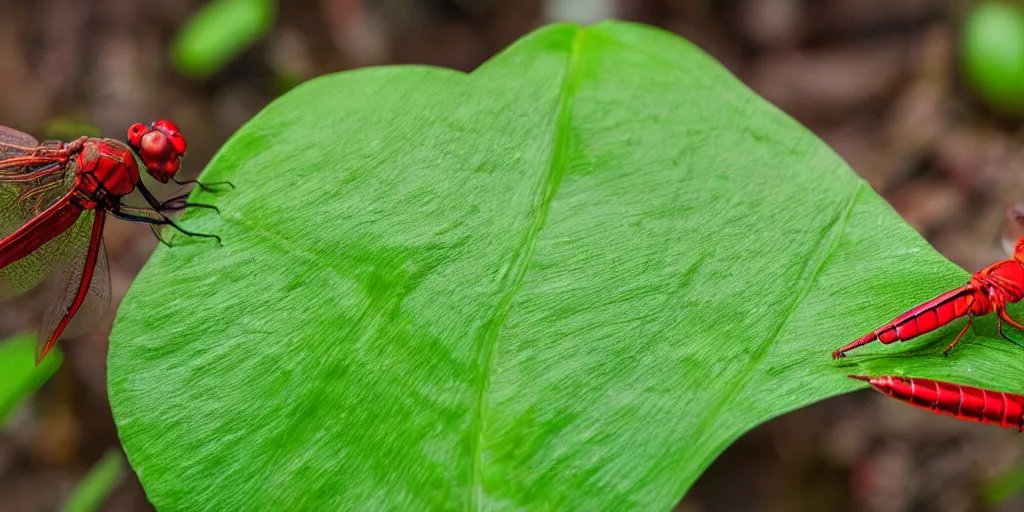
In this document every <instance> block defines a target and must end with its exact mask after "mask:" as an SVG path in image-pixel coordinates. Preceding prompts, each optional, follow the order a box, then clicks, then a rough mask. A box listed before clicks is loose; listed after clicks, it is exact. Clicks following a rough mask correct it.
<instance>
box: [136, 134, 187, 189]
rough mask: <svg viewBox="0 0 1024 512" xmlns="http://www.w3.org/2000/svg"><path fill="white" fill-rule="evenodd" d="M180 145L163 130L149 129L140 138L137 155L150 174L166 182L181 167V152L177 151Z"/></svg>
mask: <svg viewBox="0 0 1024 512" xmlns="http://www.w3.org/2000/svg"><path fill="white" fill-rule="evenodd" d="M179 138H180V136H179ZM181 146H182V145H180V144H175V141H174V140H173V139H172V138H171V137H169V136H168V135H167V134H165V133H163V131H160V130H149V132H148V133H146V134H145V135H143V136H142V139H141V140H140V144H139V156H140V157H141V158H142V162H143V163H144V164H146V171H147V172H149V174H150V175H151V176H153V177H154V178H156V179H157V181H159V182H161V183H167V182H168V181H169V180H170V179H171V176H174V174H175V173H176V172H178V168H179V167H181V152H179V151H178V148H179V147H181Z"/></svg>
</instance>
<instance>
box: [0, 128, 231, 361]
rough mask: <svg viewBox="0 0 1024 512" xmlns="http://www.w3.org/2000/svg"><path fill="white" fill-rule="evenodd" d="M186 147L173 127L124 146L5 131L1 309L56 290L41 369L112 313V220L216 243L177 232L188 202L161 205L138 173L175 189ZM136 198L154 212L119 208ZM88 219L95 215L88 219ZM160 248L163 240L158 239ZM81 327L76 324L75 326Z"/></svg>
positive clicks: (138, 134)
mask: <svg viewBox="0 0 1024 512" xmlns="http://www.w3.org/2000/svg"><path fill="white" fill-rule="evenodd" d="M185 149H186V143H185V139H184V137H182V135H181V132H180V131H179V130H178V128H177V127H176V126H175V125H174V124H173V123H171V122H170V121H157V122H154V123H151V124H148V125H144V124H141V123H139V124H135V125H132V127H131V128H130V129H129V130H128V137H127V142H122V141H119V140H115V139H106V138H91V137H80V138H78V139H76V140H74V141H72V142H44V143H42V144H40V143H39V142H38V141H37V140H36V139H34V138H33V137H32V136H31V135H28V134H25V133H22V132H20V131H17V130H14V129H11V128H7V127H3V126H0V205H2V206H0V299H9V298H13V297H16V296H19V295H22V294H24V293H26V292H28V291H30V290H32V289H35V288H36V287H37V286H39V285H40V284H43V283H44V282H46V281H50V280H48V279H47V277H49V276H50V275H51V274H52V273H54V271H55V270H58V269H59V270H60V271H61V272H62V275H61V276H60V278H59V279H57V280H56V281H53V282H51V283H50V284H51V285H53V286H54V287H55V288H56V289H55V290H51V292H52V293H54V295H53V296H54V297H55V298H54V300H53V301H52V302H51V303H50V307H49V309H48V311H47V312H46V314H45V315H44V318H43V324H42V327H41V329H40V331H39V342H38V351H37V358H36V364H37V365H38V364H39V362H41V361H42V360H43V357H45V356H46V354H47V352H49V351H50V349H51V348H53V345H54V344H55V343H56V342H57V340H58V339H60V338H61V337H62V336H63V335H71V334H77V333H81V332H84V331H85V330H86V329H87V328H88V327H89V326H90V322H91V321H93V320H96V319H98V318H99V317H101V316H102V314H103V313H104V312H105V311H106V308H107V306H108V304H109V301H110V278H109V271H108V269H107V257H106V251H105V249H104V247H103V239H102V234H103V225H104V222H105V221H106V214H107V213H110V214H111V215H113V216H114V217H117V218H119V219H124V220H128V221H133V222H142V223H146V224H150V225H151V226H153V228H154V232H155V233H157V236H158V237H159V227H161V226H172V227H174V228H175V229H177V230H179V231H181V232H182V233H184V234H186V235H189V236H200V237H209V238H215V239H217V241H218V242H219V241H220V238H219V237H217V236H216V235H207V234H202V233H193V232H191V231H188V230H185V229H183V228H182V227H180V226H179V225H178V224H177V223H175V221H173V220H172V219H170V218H169V217H168V216H167V215H166V214H167V213H168V212H173V211H178V210H183V209H185V208H187V207H193V206H194V207H199V208H211V209H216V208H215V207H213V206H211V205H204V204H195V203H188V202H187V201H186V199H185V198H186V197H187V194H182V195H179V196H176V197H173V198H171V199H169V200H167V201H166V202H161V201H159V200H157V198H156V197H155V196H154V195H153V194H152V193H151V192H150V191H149V190H148V189H147V188H146V186H145V185H144V184H143V183H142V181H141V180H140V174H139V169H140V168H142V169H145V171H146V172H147V173H148V174H149V175H150V176H152V177H153V178H155V179H156V180H157V181H159V182H161V183H168V182H169V181H172V180H173V181H174V182H175V183H179V184H188V183H196V184H197V186H202V187H204V188H206V185H203V184H200V183H198V182H197V181H195V180H191V181H177V180H175V179H174V176H175V173H177V172H178V169H179V168H180V166H181V158H182V157H183V156H184V154H185ZM136 190H138V191H139V193H140V194H141V195H142V197H143V198H144V199H145V201H146V203H148V205H149V206H150V208H142V207H136V206H129V205H127V204H125V203H123V202H122V198H123V197H125V196H127V195H129V194H131V193H133V192H134V191H136ZM89 213H91V214H89ZM161 241H163V239H162V238H161ZM73 319H74V322H73V321H72V320H73Z"/></svg>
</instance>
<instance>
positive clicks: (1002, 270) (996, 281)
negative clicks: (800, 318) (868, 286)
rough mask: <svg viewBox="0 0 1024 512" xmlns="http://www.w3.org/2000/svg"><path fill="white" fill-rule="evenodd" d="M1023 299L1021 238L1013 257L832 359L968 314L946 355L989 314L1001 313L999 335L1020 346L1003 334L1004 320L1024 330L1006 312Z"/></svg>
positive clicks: (905, 337)
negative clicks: (970, 329)
mask: <svg viewBox="0 0 1024 512" xmlns="http://www.w3.org/2000/svg"><path fill="white" fill-rule="evenodd" d="M1021 299H1024V238H1021V239H1020V240H1018V241H1017V245H1016V247H1015V248H1014V251H1013V257H1011V258H1010V259H1008V260H1003V261H1000V262H997V263H993V264H992V265H989V266H988V267H986V268H983V269H981V270H979V271H978V272H977V273H975V274H974V275H972V276H971V278H970V280H968V281H967V284H965V285H963V286H961V287H959V288H956V289H954V290H950V291H948V292H946V293H943V294H942V295H939V296H938V297H935V298H934V299H932V300H930V301H928V302H925V303H924V304H921V305H920V306H917V307H915V308H913V309H911V310H910V311H907V312H906V313H903V314H902V315H900V316H897V317H896V318H894V319H892V320H891V321H890V322H889V323H887V324H885V325H883V326H881V327H879V328H878V329H875V330H873V331H871V332H869V333H867V334H865V335H864V336H862V337H860V338H858V339H857V340H854V341H853V342H851V343H849V344H847V345H845V346H843V347H841V348H839V349H837V350H836V351H834V352H832V358H833V359H838V358H840V357H845V356H846V353H847V352H849V351H850V350H853V349H855V348H857V347H859V346H861V345H867V344H868V343H871V342H872V341H875V340H878V341H880V342H882V343H885V344H889V343H893V342H896V341H906V340H909V339H911V338H915V337H917V336H920V335H922V334H924V333H927V332H931V331H934V330H935V329H938V328H939V327H942V326H944V325H946V324H948V323H950V322H952V321H953V320H956V319H957V318H960V317H963V316H966V317H967V324H966V325H964V328H963V329H961V330H960V334H957V335H956V338H954V339H953V343H950V344H949V346H948V347H946V350H944V351H943V353H944V354H948V353H949V351H950V350H952V349H953V347H955V346H956V344H957V343H958V342H959V341H960V338H962V337H963V336H964V333H966V332H967V329H968V328H970V326H971V322H972V321H974V317H976V316H983V315H987V314H989V313H996V314H998V317H997V318H996V320H997V322H998V324H999V335H1000V336H1002V337H1003V338H1005V339H1006V340H1007V341H1010V342H1011V343H1014V344H1016V345H1020V343H1018V342H1017V341H1014V340H1013V339H1010V337H1008V336H1007V335H1006V334H1004V333H1003V322H1004V321H1005V322H1006V323H1008V324H1010V325H1012V326H1014V327H1016V328H1017V329H1022V330H1024V325H1021V323H1020V322H1017V321H1016V320H1014V319H1012V318H1010V316H1009V315H1008V314H1006V306H1007V304H1012V303H1014V302H1018V301H1020V300H1021Z"/></svg>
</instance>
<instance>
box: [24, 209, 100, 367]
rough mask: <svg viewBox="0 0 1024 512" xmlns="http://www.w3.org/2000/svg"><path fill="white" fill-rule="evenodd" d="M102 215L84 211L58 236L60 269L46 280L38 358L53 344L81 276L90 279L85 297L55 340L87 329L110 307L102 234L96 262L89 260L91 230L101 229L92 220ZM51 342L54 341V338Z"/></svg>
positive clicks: (75, 334)
mask: <svg viewBox="0 0 1024 512" xmlns="http://www.w3.org/2000/svg"><path fill="white" fill-rule="evenodd" d="M104 214H105V212H93V211H87V212H85V213H84V214H83V215H82V216H81V217H80V218H79V219H78V222H76V223H75V225H74V226H72V227H71V228H70V229H68V230H67V231H65V232H64V235H62V236H61V238H62V240H61V243H60V245H59V246H60V247H62V248H64V250H65V253H64V254H62V255H61V258H60V261H61V263H60V268H59V270H60V272H59V273H58V274H55V275H56V276H59V277H58V278H57V279H53V280H49V281H48V282H47V290H46V292H47V293H46V297H48V298H49V299H50V300H49V306H48V307H47V309H46V313H45V314H44V315H43V322H42V325H40V328H39V334H38V343H37V344H36V347H37V350H36V358H37V361H38V360H39V358H41V357H42V356H44V355H45V353H46V352H47V351H49V350H50V349H51V348H52V344H50V343H49V341H51V340H50V338H51V335H53V333H54V331H55V330H57V329H59V328H60V323H61V321H62V320H63V319H64V316H65V315H66V314H67V312H68V311H69V308H70V307H71V305H72V304H73V303H74V302H75V299H76V296H77V295H78V291H79V287H80V286H81V285H82V283H83V278H89V279H90V282H89V288H88V292H87V295H86V296H85V300H84V302H83V303H82V305H81V307H80V308H79V309H78V311H77V312H76V313H75V314H74V316H72V317H71V321H70V323H69V324H67V327H66V328H65V329H64V330H63V332H60V333H58V334H59V335H58V337H57V339H66V338H73V337H75V336H78V335H80V334H82V333H85V332H86V331H88V330H90V329H91V328H92V327H93V326H95V325H96V323H97V322H98V321H99V320H100V319H102V318H103V316H104V315H105V314H106V312H107V310H108V309H109V307H110V270H109V267H108V264H107V249H106V247H105V246H104V245H103V239H102V236H101V237H100V238H97V239H96V243H97V247H96V251H97V252H96V255H95V257H96V259H95V262H94V263H93V262H90V261H89V249H91V248H92V247H91V245H90V242H91V241H92V237H93V229H94V228H96V227H98V228H99V229H101V230H102V222H101V223H100V225H99V226H96V225H95V222H96V221H97V219H98V218H99V217H98V216H100V215H104ZM100 220H102V219H100ZM53 341H54V342H56V339H54V340H53Z"/></svg>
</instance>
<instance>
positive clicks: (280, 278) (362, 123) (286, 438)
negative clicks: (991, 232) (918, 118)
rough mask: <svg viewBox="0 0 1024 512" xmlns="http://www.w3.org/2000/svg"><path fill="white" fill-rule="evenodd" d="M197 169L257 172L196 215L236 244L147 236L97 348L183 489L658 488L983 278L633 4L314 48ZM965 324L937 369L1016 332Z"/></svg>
mask: <svg viewBox="0 0 1024 512" xmlns="http://www.w3.org/2000/svg"><path fill="white" fill-rule="evenodd" d="M203 179H206V180H211V181H216V180H224V179H230V180H231V181H233V182H234V184H235V185H236V187H237V188H236V190H234V191H232V192H229V193H226V194H222V195H219V196H214V195H210V194H205V193H202V194H199V193H197V194H196V197H195V199H196V200H202V201H203V202H215V203H216V204H217V205H218V206H219V207H220V208H221V210H222V214H221V215H219V216H218V215H216V214H211V213H210V212H205V211H196V212H192V213H189V214H188V215H186V217H185V219H184V222H185V223H186V224H188V225H189V226H190V227H192V228H194V229H197V230H202V231H206V232H216V233H217V234H219V235H220V236H221V237H223V239H224V247H217V246H216V245H215V244H210V243H204V242H202V241H193V240H186V239H184V238H182V237H177V238H175V239H174V241H175V243H176V244H178V245H177V246H176V247H174V248H173V249H170V250H167V249H160V250H158V251H157V253H156V254H155V255H154V257H153V259H152V261H151V262H150V263H149V264H148V265H147V267H146V269H145V270H144V271H143V272H142V274H141V275H140V276H139V278H138V280H137V282H136V283H135V284H134V286H133V287H132V289H131V291H130V292H129V294H128V297H127V298H126V300H125V302H124V304H123V305H122V307H121V311H120V314H119V317H118V321H117V324H116V327H115V331H114V335H113V338H112V346H111V353H110V359H109V376H110V377H109V378H110V395H111V402H112V406H113V410H114V413H115V417H116V419H117V422H118V428H119V432H120V436H121V439H122V441H123V443H124V447H125V449H126V452H127V454H128V457H129V460H130V461H131V463H132V465H133V466H134V468H135V470H136V471H137V472H138V474H139V477H140V479H141V481H142V483H143V484H144V486H145V487H146V490H147V493H148V496H149V498H150V500H151V501H152V502H153V503H154V504H155V505H156V506H157V508H164V509H195V508H207V507H208V508H212V509H221V510H228V509H239V508H257V509H282V508H291V509H295V508H319V509H325V510H331V509H340V508H344V507H352V508H355V509H364V510H366V509H389V510H425V509H432V510H481V509H487V510H511V509H528V510H550V509H563V510H564V509H575V510H624V509H642V510H657V509H663V510H668V509H670V508H671V507H672V506H673V505H674V504H675V503H676V501H677V500H679V498H680V497H681V496H682V495H683V494H684V492H685V491H686V490H687V489H688V488H689V486H690V485H691V484H692V483H693V482H694V481H695V480H696V479H697V477H698V476H699V475H700V473H701V472H702V471H703V469H704V468H705V467H706V466H707V465H708V464H710V462H711V461H712V460H713V459H714V457H715V456H716V455H717V454H719V453H720V452H721V451H722V450H723V449H724V448H725V447H726V446H728V444H729V443H731V442H732V441H733V440H735V439H736V438H737V437H738V436H740V435H741V434H742V433H743V432H745V431H747V430H749V429H750V428H752V427H754V426H755V425H757V424H759V423H761V422H763V421H765V420H767V419H769V418H772V417H774V416H777V415H779V414H782V413H784V412H786V411H789V410H792V409H795V408H797V407H801V406H803V405H806V404H809V403H811V402H814V401H818V400H822V399H824V398H827V397H830V396H833V395H836V394H839V393H842V392H845V391H849V390H852V389H857V388H858V387H862V386H863V384H862V383H858V382H854V381H851V380H849V379H847V378H846V377H845V376H846V374H847V373H857V372H860V371H864V369H863V368H858V367H856V364H857V361H866V362H868V363H869V364H870V368H871V369H882V368H885V369H888V370H893V365H894V364H903V363H904V362H905V361H907V360H906V359H902V358H898V357H897V358H896V359H892V358H889V359H884V358H882V359H880V358H879V357H878V356H872V355H870V354H875V353H878V352H880V350H879V349H880V347H865V348H864V349H862V350H861V351H859V352H858V353H855V354H854V355H853V356H852V357H851V358H850V359H849V360H847V361H845V362H843V363H839V364H836V363H833V362H832V361H831V360H830V358H829V353H830V351H831V350H832V349H834V348H836V347H838V346H839V345H841V344H843V343H845V342H847V341H849V340H851V339H853V338H855V337H857V336H859V335H861V334H863V332H866V331H867V330H869V329H871V328H873V327H876V326H877V325H878V324H880V323H882V322H883V321H885V320H888V319H889V318H891V317H892V316H893V315H895V314H896V313H898V312H900V311H902V310H903V309H906V308H908V307H910V306H912V305H914V304H916V303H917V302H920V301H921V300H924V299H927V298H929V297H930V296H932V295H934V294H936V293H938V292H940V291H943V290H945V289H947V288H949V287H952V286H954V285H957V284H960V283H961V282H962V281H963V280H964V279H965V278H966V274H965V273H964V272H963V271H962V270H960V269H958V268H957V267H955V266H954V265H953V264H951V263H950V262H948V261H946V260H945V259H943V258H942V257H940V256H939V255H938V254H936V253H935V252H934V251H933V250H932V249H931V248H930V247H929V246H928V245H927V244H926V243H925V242H924V241H923V240H922V239H921V237H920V236H919V235H918V234H917V233H916V232H914V231H913V230H912V229H911V228H910V227H908V226H907V225H906V224H904V223H903V222H902V221H901V220H900V219H899V217H898V216H897V215H896V214H895V213H894V212H893V211H892V210H891V209H890V208H889V207H888V206H887V205H886V204H885V203H884V201H882V200H881V199H880V198H879V197H878V196H877V195H876V194H875V193H874V192H872V191H871V189H870V187H868V186H867V185H866V184H865V183H864V182H862V181H861V180H860V179H859V178H857V177H856V176H855V175H854V173H853V172H851V171H850V169H849V168H848V167H847V166H846V165H845V164H844V163H843V162H842V161H841V160H840V158H839V157H838V156H836V155H835V154H834V153H833V152H832V151H831V150H829V149H828V148H827V147H826V145H825V144H824V143H822V142H821V141H819V140H818V139H817V138H815V137H814V136H813V135H811V134H810V133H809V132H808V131H807V130H805V129H804V128H803V127H801V126H800V125H798V124H797V123H796V122H795V121H793V120H791V119H790V118H788V117H787V116H786V115H784V114H783V113H781V112H779V111H778V110H777V109H775V108H774V107H772V106H770V105H769V104H767V103H766V102H765V101H764V100H762V99H761V98H759V97H758V96H756V95H755V94H753V93H752V92H751V91H749V90H748V89H747V88H746V87H744V86H743V85H742V84H741V83H740V82H739V81H738V80H737V79H736V78H735V77H733V76H732V75H731V74H729V73H728V72H727V71H726V70H725V69H724V68H722V67H721V66H720V65H719V64H718V63H716V62H715V61H714V60H713V59H711V58H710V57H708V56H707V55H705V54H704V53H702V52H701V51H700V50H698V49H697V48H696V47H694V46H693V45H691V44H689V43H687V42H685V41H683V40H682V39H680V38H678V37H676V36H674V35H670V34H667V33H664V32H662V31H659V30H655V29H651V28H647V27H643V26H637V25H630V24H623V23H602V24H598V25H595V26H591V27H587V28H579V27H576V26H571V25H556V26H552V27H547V28H544V29H541V30H539V31H537V32H535V33H533V34H531V35H529V36H527V37H525V38H524V39H522V40H520V41H519V42H517V43H516V44H515V45H513V46H512V47H511V48H509V49H508V50H506V51H505V52H503V53H501V54H500V55H498V56H496V57H495V58H493V59H492V60H491V61H489V62H487V63H486V64H484V65H483V66H482V67H480V68H479V69H478V70H476V71H474V72H473V73H471V74H469V75H465V74H462V73H458V72H455V71H449V70H443V69H436V68H429V67H416V66H408V67H388V68H374V69H365V70H359V71H354V72H347V73H341V74H337V75H332V76H327V77H323V78H319V79H317V80H314V81H312V82H309V83H306V84H304V85H303V86H301V87H299V88H297V89H295V90H293V91H292V92H290V93H288V94H287V95H285V96H284V97H282V98H281V99H280V100H278V101H276V102H275V103H274V104H272V105H271V106H269V107H268V108H267V109H265V110H264V111H263V112H262V113H261V114H260V115H258V116H257V117H256V118H255V119H253V120H252V121H251V122H250V123H249V124H247V125H246V126H245V127H243V128H242V129H241V130H240V131H239V132H238V133H237V134H236V135H235V136H234V137H233V138H232V139H231V140H230V141H229V142H228V143H227V145H226V146H225V147H224V148H223V149H222V151H221V152H220V153H219V155H218V156H217V157H216V158H215V159H214V161H213V162H211V164H210V166H209V167H208V168H207V169H206V171H205V172H204V176H203ZM953 329H954V331H953V332H954V333H955V328H953ZM949 332H950V331H949V329H947V330H942V331H940V332H939V333H937V334H936V336H931V337H925V338H922V340H921V341H920V342H919V343H917V344H915V346H917V347H919V349H920V350H927V351H933V352H934V351H938V350H940V349H941V346H942V345H943V341H942V340H937V338H938V337H941V336H948V335H949ZM963 343H964V349H963V350H962V351H960V352H957V353H955V354H953V355H951V357H950V359H949V360H943V359H941V358H938V359H937V358H935V357H931V358H924V359H922V363H921V364H920V366H917V367H915V368H916V369H919V370H921V371H922V373H923V374H922V375H919V376H922V377H927V376H934V373H929V372H935V371H936V369H937V368H949V369H950V370H949V371H950V372H953V373H957V372H959V373H961V374H962V373H963V372H969V371H971V368H980V366H971V365H975V364H978V365H982V366H984V365H988V364H992V365H996V364H997V363H996V362H994V360H992V361H989V360H988V359H985V361H984V362H979V361H981V359H983V358H988V357H990V356H991V355H992V354H1004V353H1005V354H1010V353H1011V352H1012V351H1013V350H1017V349H1016V348H1014V347H1010V346H1008V345H1007V344H1006V343H1005V342H1001V343H1000V342H997V341H994V340H988V341H985V342H978V341H977V339H975V338H974V337H973V336H971V337H969V338H967V339H965V341H964V342H963ZM908 348H909V347H907V346H902V347H888V348H885V350H884V351H882V352H886V353H890V354H891V353H894V352H897V351H898V350H907V349H908ZM983 351H984V355H983V356H980V357H974V356H975V355H976V354H981V353H982V352H983ZM860 353H865V354H868V356H867V357H859V354H860ZM929 353H931V352H929ZM1016 356H1019V354H1016ZM1008 360H1009V359H1008V358H1004V359H1002V360H1000V361H1001V363H999V364H1005V363H1006V361H1008ZM1020 366H1021V365H1019V364H1017V365H1016V367H1020ZM947 380H948V379H947Z"/></svg>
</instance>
